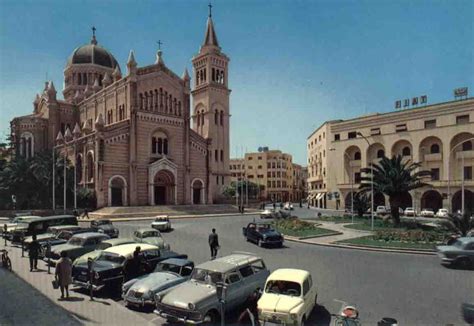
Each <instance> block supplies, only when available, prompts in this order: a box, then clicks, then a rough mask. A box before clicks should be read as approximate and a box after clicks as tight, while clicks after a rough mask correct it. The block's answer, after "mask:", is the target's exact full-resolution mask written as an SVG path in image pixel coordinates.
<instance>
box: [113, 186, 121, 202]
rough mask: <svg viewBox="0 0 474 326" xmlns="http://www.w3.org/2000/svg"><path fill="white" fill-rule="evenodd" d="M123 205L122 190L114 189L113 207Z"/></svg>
mask: <svg viewBox="0 0 474 326" xmlns="http://www.w3.org/2000/svg"><path fill="white" fill-rule="evenodd" d="M122 205H123V203H122V188H112V206H122Z"/></svg>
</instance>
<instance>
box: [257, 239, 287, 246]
mask: <svg viewBox="0 0 474 326" xmlns="http://www.w3.org/2000/svg"><path fill="white" fill-rule="evenodd" d="M283 241H284V240H283V239H281V240H262V243H263V244H266V245H279V244H282V243H283Z"/></svg>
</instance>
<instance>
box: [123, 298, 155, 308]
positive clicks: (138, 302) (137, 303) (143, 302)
mask: <svg viewBox="0 0 474 326" xmlns="http://www.w3.org/2000/svg"><path fill="white" fill-rule="evenodd" d="M122 298H123V301H125V304H127V305H130V306H134V307H141V308H143V307H145V306H149V305H154V304H155V301H153V300H151V299H138V298H133V297H128V296H126V295H123V296H122Z"/></svg>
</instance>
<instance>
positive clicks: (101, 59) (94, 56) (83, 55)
mask: <svg viewBox="0 0 474 326" xmlns="http://www.w3.org/2000/svg"><path fill="white" fill-rule="evenodd" d="M88 63H92V64H96V65H99V66H103V67H107V68H112V69H113V68H115V67H116V66H118V63H117V60H115V58H114V56H113V55H112V54H111V53H110V52H109V51H107V50H106V49H105V48H103V47H102V46H100V45H97V41H95V39H93V40H92V41H91V43H90V44H86V45H83V46H80V47H78V48H77V49H75V50H74V51H73V52H72V55H71V56H70V57H69V59H68V61H67V65H68V66H70V65H73V64H88ZM119 69H120V66H119Z"/></svg>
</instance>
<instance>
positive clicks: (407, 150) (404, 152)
mask: <svg viewBox="0 0 474 326" xmlns="http://www.w3.org/2000/svg"><path fill="white" fill-rule="evenodd" d="M410 155H411V150H410V147H408V146H406V147H403V149H402V156H410Z"/></svg>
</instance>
